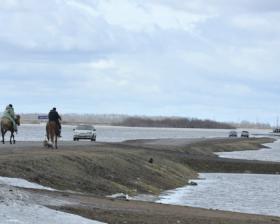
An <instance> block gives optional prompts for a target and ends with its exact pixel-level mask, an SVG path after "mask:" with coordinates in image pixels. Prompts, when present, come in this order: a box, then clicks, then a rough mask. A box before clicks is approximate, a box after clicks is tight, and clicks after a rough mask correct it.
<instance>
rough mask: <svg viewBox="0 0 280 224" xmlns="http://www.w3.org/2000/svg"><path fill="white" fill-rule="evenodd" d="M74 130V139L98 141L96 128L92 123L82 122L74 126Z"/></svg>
mask: <svg viewBox="0 0 280 224" xmlns="http://www.w3.org/2000/svg"><path fill="white" fill-rule="evenodd" d="M73 131H74V134H73V140H74V141H79V140H80V139H89V140H91V141H96V129H95V128H94V127H93V126H92V125H87V124H81V125H78V126H77V127H76V128H74V129H73Z"/></svg>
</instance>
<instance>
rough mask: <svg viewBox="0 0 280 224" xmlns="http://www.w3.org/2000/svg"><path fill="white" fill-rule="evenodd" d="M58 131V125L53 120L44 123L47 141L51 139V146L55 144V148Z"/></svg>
mask: <svg viewBox="0 0 280 224" xmlns="http://www.w3.org/2000/svg"><path fill="white" fill-rule="evenodd" d="M58 133H59V127H58V125H57V123H56V122H55V121H49V122H48V123H47V125H46V135H47V139H48V141H49V140H50V139H51V142H52V147H53V144H55V148H56V149H57V137H58Z"/></svg>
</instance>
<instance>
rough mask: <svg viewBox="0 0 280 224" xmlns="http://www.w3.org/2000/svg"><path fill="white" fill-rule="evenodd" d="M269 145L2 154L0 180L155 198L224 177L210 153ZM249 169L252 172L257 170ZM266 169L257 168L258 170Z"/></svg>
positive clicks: (223, 142) (218, 144)
mask: <svg viewBox="0 0 280 224" xmlns="http://www.w3.org/2000/svg"><path fill="white" fill-rule="evenodd" d="M268 141H269V140H268V139H252V140H244V139H243V140H240V139H239V140H209V141H203V142H200V143H194V144H191V145H189V146H185V147H182V148H180V149H178V150H176V151H174V150H171V151H169V150H152V149H147V148H139V147H132V146H127V147H125V146H120V145H114V144H104V145H101V146H95V147H93V148H91V149H75V150H58V151H51V150H48V151H47V150H46V151H42V150H38V151H36V150H32V151H28V150H27V151H24V152H23V151H21V152H14V153H11V154H0V175H1V176H10V177H21V178H25V179H27V180H30V181H32V182H37V183H40V184H42V185H45V186H50V187H53V188H57V189H61V190H65V189H67V190H74V191H80V192H88V193H93V194H96V195H107V194H112V193H117V192H125V193H129V194H138V193H154V194H157V193H159V192H160V191H162V190H166V189H172V188H176V187H178V186H182V185H185V184H186V183H187V181H188V179H189V178H194V177H196V176H197V172H196V171H207V170H211V169H213V170H214V171H223V169H224V168H225V167H223V166H220V164H219V163H217V161H216V160H215V158H216V157H215V156H213V154H212V153H211V152H213V151H217V150H218V151H227V150H237V149H240V148H242V149H257V148H259V147H260V144H261V143H264V142H268ZM193 156H194V157H193ZM209 157H210V158H213V160H212V159H210V158H209ZM150 158H153V159H154V163H152V164H151V163H149V162H148V160H149V159H150ZM222 161H224V160H222ZM224 163H225V164H227V165H228V164H229V163H227V162H224ZM236 166H237V167H241V168H240V169H241V172H242V171H246V170H247V169H248V168H247V167H246V166H245V167H242V166H243V165H242V164H241V165H240V164H236ZM252 166H253V167H251V169H252V171H254V167H256V166H255V165H254V164H253V165H252ZM264 166H265V167H268V166H267V165H264ZM264 166H263V167H262V166H259V165H258V166H257V167H258V169H262V168H265V167H264ZM230 167H231V166H230ZM278 167H280V166H279V165H277V167H276V168H275V166H272V167H271V169H272V171H271V172H274V171H275V169H278ZM214 168H215V169H214ZM231 169H233V170H234V169H236V167H235V168H232V167H231ZM249 170H250V169H249Z"/></svg>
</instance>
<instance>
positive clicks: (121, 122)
mask: <svg viewBox="0 0 280 224" xmlns="http://www.w3.org/2000/svg"><path fill="white" fill-rule="evenodd" d="M0 115H1V114H0ZM38 115H39V113H25V114H21V122H22V123H25V124H38V123H40V122H41V121H40V120H38ZM40 115H42V113H40ZM44 115H47V113H45V114H44ZM61 116H62V121H63V124H73V125H76V124H80V123H88V124H94V125H118V126H128V127H171V128H217V129H218V128H221V129H233V128H263V129H264V128H266V129H271V126H270V124H267V123H260V122H256V123H253V122H248V121H241V122H239V123H233V122H232V123H225V122H217V121H213V120H209V119H206V120H203V119H197V118H183V117H162V116H154V117H148V116H129V115H122V114H74V113H72V114H61Z"/></svg>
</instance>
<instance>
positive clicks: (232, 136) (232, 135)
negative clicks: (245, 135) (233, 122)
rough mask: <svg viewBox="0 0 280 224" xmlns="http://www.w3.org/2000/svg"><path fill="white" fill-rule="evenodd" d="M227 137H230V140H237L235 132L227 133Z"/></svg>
mask: <svg viewBox="0 0 280 224" xmlns="http://www.w3.org/2000/svg"><path fill="white" fill-rule="evenodd" d="M228 137H230V138H237V132H236V131H231V132H229V135H228Z"/></svg>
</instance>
